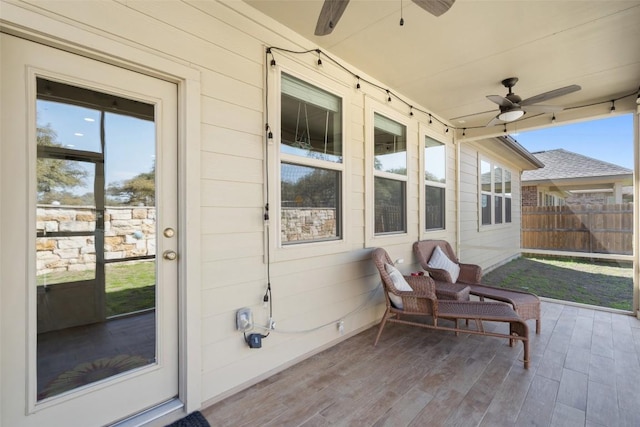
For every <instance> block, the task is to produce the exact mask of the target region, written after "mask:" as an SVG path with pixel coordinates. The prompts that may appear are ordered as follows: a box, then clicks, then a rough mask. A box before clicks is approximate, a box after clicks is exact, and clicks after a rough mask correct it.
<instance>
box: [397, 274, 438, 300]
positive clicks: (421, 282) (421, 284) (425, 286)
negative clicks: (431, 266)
mask: <svg viewBox="0 0 640 427" xmlns="http://www.w3.org/2000/svg"><path fill="white" fill-rule="evenodd" d="M404 279H405V280H406V281H407V283H408V284H409V286H411V289H413V291H414V293H415V294H416V295H415V296H418V295H421V296H423V297H425V298H432V299H435V297H436V284H435V283H434V282H433V279H432V278H431V277H429V276H404Z"/></svg>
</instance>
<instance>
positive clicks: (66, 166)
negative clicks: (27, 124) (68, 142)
mask: <svg viewBox="0 0 640 427" xmlns="http://www.w3.org/2000/svg"><path fill="white" fill-rule="evenodd" d="M36 132H37V133H36V140H37V143H38V146H41V147H61V146H62V144H60V143H59V142H57V141H56V139H57V134H56V132H55V130H54V129H53V128H52V127H51V124H49V123H48V124H47V125H45V126H38V127H37V129H36ZM36 173H37V179H38V201H39V202H40V203H45V200H47V201H52V200H54V199H55V195H56V194H58V193H60V192H63V191H64V190H66V189H72V188H74V187H78V186H82V185H83V183H84V179H85V178H86V177H87V171H85V170H84V169H83V168H82V167H81V166H80V164H79V163H78V162H74V161H71V160H62V159H51V158H47V157H38V162H37V165H36ZM48 199H51V200H48Z"/></svg>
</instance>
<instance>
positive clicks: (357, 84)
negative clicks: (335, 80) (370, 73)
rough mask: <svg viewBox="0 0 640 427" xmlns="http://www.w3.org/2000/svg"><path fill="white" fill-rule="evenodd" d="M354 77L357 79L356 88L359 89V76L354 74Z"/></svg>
mask: <svg viewBox="0 0 640 427" xmlns="http://www.w3.org/2000/svg"><path fill="white" fill-rule="evenodd" d="M356 79H358V82H357V83H356V89H360V76H356Z"/></svg>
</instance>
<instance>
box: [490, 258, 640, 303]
mask: <svg viewBox="0 0 640 427" xmlns="http://www.w3.org/2000/svg"><path fill="white" fill-rule="evenodd" d="M482 281H483V283H486V284H488V285H493V286H499V287H503V288H511V289H519V290H525V291H529V292H533V293H535V294H537V295H539V296H542V297H548V298H554V299H559V300H564V301H572V302H579V303H583V304H591V305H597V306H600V307H609V308H616V309H621V310H629V311H630V310H632V301H633V268H632V265H631V264H630V263H627V264H625V263H614V262H605V261H591V260H582V259H578V260H576V259H567V258H538V257H522V258H518V259H516V260H513V261H511V262H509V263H507V264H505V265H503V266H501V267H498V268H497V269H495V270H493V271H491V272H489V273H487V274H485V275H484V276H483V279H482Z"/></svg>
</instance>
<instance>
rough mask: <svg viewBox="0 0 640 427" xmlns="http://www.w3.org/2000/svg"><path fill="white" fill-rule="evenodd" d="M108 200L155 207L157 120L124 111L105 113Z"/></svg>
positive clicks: (118, 204) (129, 204) (107, 201)
mask: <svg viewBox="0 0 640 427" xmlns="http://www.w3.org/2000/svg"><path fill="white" fill-rule="evenodd" d="M105 142H106V148H105V167H104V170H105V180H106V183H107V194H106V203H107V204H108V205H110V206H114V205H117V206H125V205H126V206H155V200H156V195H155V188H156V185H155V179H156V156H155V154H156V153H155V148H156V147H155V123H153V122H152V121H149V120H143V119H140V118H137V117H132V116H127V115H122V114H113V113H106V114H105Z"/></svg>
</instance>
